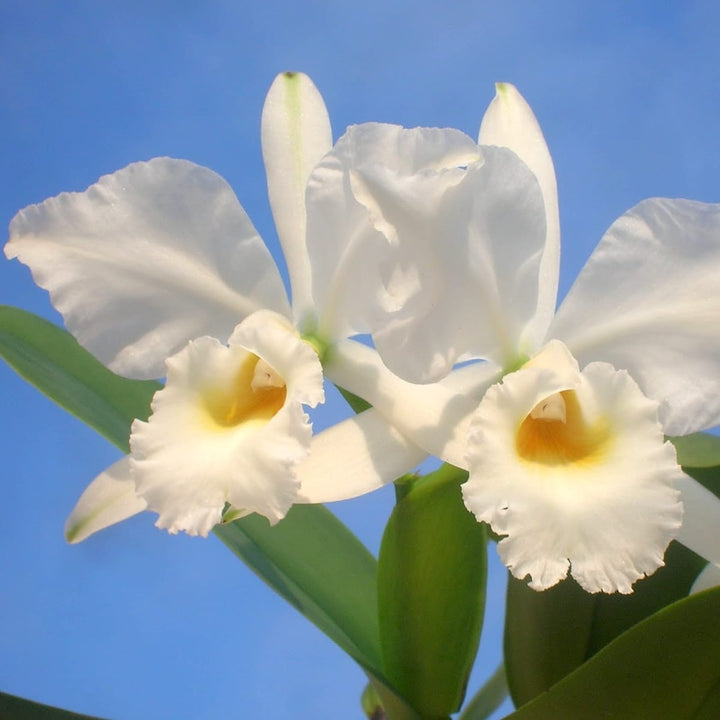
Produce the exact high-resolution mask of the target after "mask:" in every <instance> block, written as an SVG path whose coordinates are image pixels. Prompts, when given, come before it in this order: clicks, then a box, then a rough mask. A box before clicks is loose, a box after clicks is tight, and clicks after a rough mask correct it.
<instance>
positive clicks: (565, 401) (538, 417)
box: [515, 390, 610, 465]
mask: <svg viewBox="0 0 720 720" xmlns="http://www.w3.org/2000/svg"><path fill="white" fill-rule="evenodd" d="M609 441H610V431H609V428H608V426H607V423H606V422H604V421H603V420H602V419H599V420H597V421H595V422H594V423H592V424H589V423H588V422H587V421H586V420H585V418H584V417H583V413H582V409H581V408H580V404H579V403H578V400H577V396H576V394H575V392H574V391H573V390H565V391H563V392H560V393H556V394H555V395H551V396H550V397H548V398H545V400H543V401H542V402H540V403H538V404H537V405H536V406H535V407H534V408H533V410H532V412H530V413H529V414H528V415H527V416H526V417H525V419H524V420H523V421H522V423H521V424H520V427H519V428H518V431H517V434H516V436H515V447H516V449H517V453H518V455H519V456H520V457H521V458H522V459H523V460H527V461H529V462H533V463H541V464H543V465H566V464H569V463H592V462H596V461H597V460H599V459H600V457H601V456H602V454H603V452H604V451H605V449H606V448H607V445H608V443H609Z"/></svg>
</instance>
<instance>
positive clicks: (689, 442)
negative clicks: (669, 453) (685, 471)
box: [668, 433, 720, 468]
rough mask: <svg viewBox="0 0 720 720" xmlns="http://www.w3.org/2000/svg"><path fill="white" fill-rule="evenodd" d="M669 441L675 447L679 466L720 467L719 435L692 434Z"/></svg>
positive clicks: (670, 438)
mask: <svg viewBox="0 0 720 720" xmlns="http://www.w3.org/2000/svg"><path fill="white" fill-rule="evenodd" d="M668 440H670V442H671V443H672V444H673V445H674V446H675V452H676V453H677V461H678V465H683V466H685V467H695V468H701V467H712V466H714V465H720V437H718V436H717V435H709V434H708V433H692V434H691V435H683V436H682V437H669V438H668Z"/></svg>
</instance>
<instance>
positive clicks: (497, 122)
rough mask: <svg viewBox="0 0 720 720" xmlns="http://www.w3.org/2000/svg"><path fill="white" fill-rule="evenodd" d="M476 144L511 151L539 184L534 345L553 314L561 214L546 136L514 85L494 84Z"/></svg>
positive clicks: (530, 329) (531, 326)
mask: <svg viewBox="0 0 720 720" xmlns="http://www.w3.org/2000/svg"><path fill="white" fill-rule="evenodd" d="M478 143H479V144H480V145H499V146H501V147H507V148H510V150H512V151H513V152H514V153H515V154H516V155H518V157H519V158H520V159H521V160H522V161H523V162H524V163H525V164H526V165H527V166H528V167H529V168H530V170H532V172H533V173H534V175H535V177H536V178H537V180H538V182H539V183H540V189H541V190H542V195H543V200H544V202H545V221H546V233H547V234H546V239H545V248H544V250H543V256H542V260H541V262H540V283H539V287H538V301H537V311H536V314H535V318H534V319H533V321H532V322H531V323H530V324H529V325H528V327H527V328H526V334H527V339H528V341H529V342H530V343H531V344H533V345H535V346H537V344H538V343H541V342H542V339H543V337H544V336H545V332H546V330H547V328H548V325H549V324H550V321H551V320H552V318H553V315H554V314H555V304H556V302H557V289H558V278H559V273H560V212H559V208H558V193H557V180H556V178H555V166H554V165H553V161H552V157H551V156H550V151H549V150H548V146H547V143H546V142H545V137H544V136H543V133H542V130H541V129H540V125H539V123H538V121H537V119H536V118H535V115H534V114H533V111H532V110H531V109H530V106H529V105H528V104H527V102H526V101H525V98H523V96H522V95H521V94H520V93H519V92H518V91H517V88H516V87H515V86H514V85H511V84H509V83H497V84H496V85H495V98H494V99H493V101H492V102H491V103H490V106H489V107H488V109H487V111H486V112H485V116H484V117H483V119H482V124H481V125H480V135H479V138H478Z"/></svg>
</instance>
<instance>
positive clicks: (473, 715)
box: [459, 663, 508, 720]
mask: <svg viewBox="0 0 720 720" xmlns="http://www.w3.org/2000/svg"><path fill="white" fill-rule="evenodd" d="M507 696H508V686H507V676H506V674H505V664H504V663H500V665H498V667H497V668H496V670H495V672H494V673H493V674H492V675H491V676H490V678H489V679H488V681H487V682H486V683H485V684H484V685H483V686H482V687H481V688H480V690H478V692H477V693H476V694H475V696H474V697H473V698H472V700H470V702H469V703H467V705H466V706H465V708H464V709H463V711H462V713H460V718H459V720H486V718H489V717H490V715H492V714H493V713H494V712H495V711H496V710H497V709H498V708H499V707H500V705H502V703H503V701H504V700H505V698H506V697H507Z"/></svg>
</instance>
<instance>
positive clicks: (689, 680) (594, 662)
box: [507, 588, 720, 720]
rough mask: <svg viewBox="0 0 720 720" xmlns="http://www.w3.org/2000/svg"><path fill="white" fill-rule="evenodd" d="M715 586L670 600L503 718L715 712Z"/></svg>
mask: <svg viewBox="0 0 720 720" xmlns="http://www.w3.org/2000/svg"><path fill="white" fill-rule="evenodd" d="M719 617H720V588H715V589H713V590H708V591H706V592H703V593H698V594H697V595H693V596H692V597H689V598H685V599H684V600H681V601H679V602H676V603H674V604H672V605H670V606H668V607H667V608H664V609H663V610H661V611H660V612H658V613H656V614H655V615H652V616H651V617H649V618H647V619H646V620H644V621H643V622H641V623H640V624H638V625H636V626H634V627H633V628H632V629H631V630H628V631H627V632H626V633H624V634H623V635H621V636H620V637H618V638H617V639H616V640H614V641H613V642H612V643H610V644H609V645H607V646H606V647H605V648H603V649H602V650H601V651H600V652H599V653H597V655H595V656H594V657H593V658H592V659H590V660H589V661H588V662H587V663H586V664H584V665H583V666H582V667H580V668H578V669H577V670H576V671H575V672H573V673H572V674H571V675H568V676H567V677H566V678H565V679H564V680H562V681H560V682H559V683H558V684H557V685H555V686H554V687H552V688H551V689H550V690H549V691H548V692H547V693H544V694H542V695H540V696H538V697H537V698H536V699H535V700H533V701H532V702H531V703H529V704H527V705H526V706H525V707H522V708H520V709H519V710H517V711H516V712H514V713H512V714H511V715H509V716H508V717H507V720H511V719H512V720H557V719H558V718H573V720H584V719H587V720H594V719H595V718H613V720H637V719H638V718H652V720H700V719H702V720H710V719H711V718H717V717H720V622H718V618H719Z"/></svg>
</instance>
